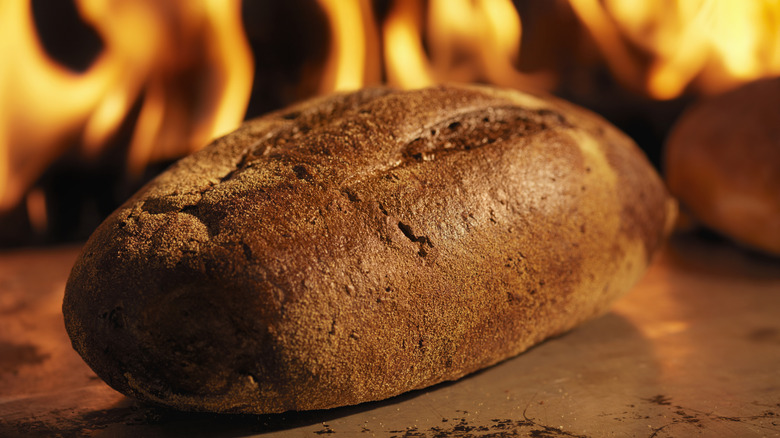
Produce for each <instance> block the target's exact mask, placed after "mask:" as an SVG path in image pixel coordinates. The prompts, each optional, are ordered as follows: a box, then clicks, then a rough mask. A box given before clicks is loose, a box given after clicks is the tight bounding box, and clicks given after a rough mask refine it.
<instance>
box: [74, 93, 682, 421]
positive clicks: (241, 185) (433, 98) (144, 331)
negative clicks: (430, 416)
mask: <svg viewBox="0 0 780 438" xmlns="http://www.w3.org/2000/svg"><path fill="white" fill-rule="evenodd" d="M674 208H675V207H674V203H673V201H671V199H670V198H669V197H668V196H667V193H666V191H665V189H664V186H663V184H662V182H661V180H660V179H659V177H658V175H657V174H656V173H655V171H654V170H653V168H652V167H651V165H650V164H649V163H648V161H647V160H646V159H645V157H644V156H643V154H642V153H641V152H640V151H639V150H638V148H637V147H636V146H635V145H634V144H633V143H632V142H631V141H630V140H629V139H628V138H627V137H626V136H625V135H623V134H622V133H620V132H618V131H617V130H616V129H615V128H614V127H612V126H610V125H609V124H608V123H606V122H605V121H603V120H602V119H600V118H598V117H597V116H595V115H593V114H590V113H588V112H586V111H585V110H582V109H579V108H576V107H574V106H572V105H569V104H566V103H564V102H561V101H558V100H554V99H550V98H546V97H539V96H533V95H529V94H523V93H520V92H516V91H508V90H496V89H491V88H487V87H473V86H469V87H467V86H442V87H437V88H429V89H423V90H414V91H395V90H390V89H367V90H362V91H358V92H355V93H351V94H339V95H334V96H328V97H323V98H317V99H314V100H311V101H308V102H305V103H302V104H299V105H296V106H293V107H291V108H288V109H285V110H282V111H279V112H275V113H272V114H269V115H267V116H265V117H261V118H259V119H256V120H252V121H249V122H247V123H245V124H244V125H243V126H242V127H241V128H239V129H238V130H237V131H235V132H234V133H232V134H230V135H228V136H226V137H223V138H220V139H218V140H216V141H215V142H214V143H213V144H211V145H210V146H208V147H207V148H205V149H203V150H202V151H200V152H198V153H195V154H194V155H192V156H190V157H187V158H185V159H183V160H181V161H179V162H178V163H177V164H175V165H174V166H173V167H172V168H171V169H169V170H168V171H167V172H165V173H164V174H162V175H161V176H159V177H158V178H157V179H156V180H154V181H153V182H151V183H150V184H148V185H147V186H146V187H145V188H144V189H142V190H141V191H140V192H139V193H138V194H136V195H135V196H133V197H132V198H131V199H130V200H128V201H127V203H125V204H124V205H123V206H122V207H121V208H119V209H118V210H117V211H116V212H114V213H113V214H112V215H111V216H110V217H109V218H108V219H107V220H106V221H105V222H104V223H103V224H102V225H101V226H100V227H99V228H98V229H97V230H96V231H95V233H94V234H93V236H92V237H91V238H90V239H89V241H88V242H87V244H86V246H85V247H84V250H83V253H82V254H81V256H80V257H79V259H78V261H77V262H76V264H75V266H74V268H73V271H72V273H71V276H70V278H69V280H68V283H67V288H66V293H65V300H64V304H63V312H64V316H65V324H66V327H67V330H68V333H69V335H70V337H71V339H72V342H73V346H74V348H75V349H76V350H77V351H78V352H79V353H80V354H81V355H82V357H83V358H84V360H85V361H86V362H87V363H88V364H89V365H90V366H91V367H92V369H94V370H95V372H96V373H97V374H98V375H99V376H100V377H101V378H103V379H104V380H105V381H106V382H107V383H108V384H109V385H111V386H112V387H114V388H115V389H117V390H118V391H120V392H123V393H125V394H128V395H131V396H134V397H137V398H139V399H142V400H147V401H151V402H155V403H159V404H163V405H167V406H171V407H174V408H178V409H183V410H195V411H212V412H245V413H272V412H282V411H287V410H308V409H322V408H331V407H336V406H342V405H350V404H357V403H361V402H366V401H370V400H378V399H384V398H388V397H391V396H394V395H397V394H400V393H403V392H405V391H409V390H413V389H417V388H423V387H426V386H429V385H433V384H436V383H439V382H442V381H447V380H453V379H458V378H460V377H462V376H465V375H467V374H469V373H472V372H474V371H477V370H479V369H482V368H485V367H487V366H490V365H493V364H495V363H497V362H499V361H502V360H504V359H506V358H509V357H511V356H514V355H516V354H518V353H520V352H522V351H524V350H526V349H527V348H529V347H530V346H532V345H534V344H536V343H538V342H540V341H542V340H544V339H545V338H548V337H550V336H553V335H557V334H560V333H562V332H565V331H567V330H569V329H571V328H572V327H574V326H575V325H577V324H578V323H580V322H582V321H584V320H587V319H589V318H592V317H594V316H596V315H599V314H602V313H604V312H605V311H606V310H607V308H608V306H609V304H610V302H611V301H613V300H614V299H615V298H616V297H618V296H619V295H621V294H622V293H624V292H626V291H627V290H628V289H629V288H630V287H631V286H632V285H633V284H634V283H635V282H636V281H637V280H638V279H639V277H640V276H641V275H642V273H643V271H644V269H645V267H646V266H647V264H648V261H649V260H650V257H651V255H652V254H653V252H654V251H656V249H658V247H659V245H661V243H662V240H663V238H664V236H665V233H666V231H667V230H668V228H669V226H668V225H669V224H670V223H671V222H672V219H673V216H674V211H675V210H674Z"/></svg>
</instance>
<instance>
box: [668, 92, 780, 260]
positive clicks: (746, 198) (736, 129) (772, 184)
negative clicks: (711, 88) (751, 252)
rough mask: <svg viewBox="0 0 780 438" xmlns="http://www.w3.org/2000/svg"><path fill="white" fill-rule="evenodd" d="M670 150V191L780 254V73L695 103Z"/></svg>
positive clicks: (695, 211) (709, 219)
mask: <svg viewBox="0 0 780 438" xmlns="http://www.w3.org/2000/svg"><path fill="white" fill-rule="evenodd" d="M664 152H665V163H664V164H665V168H666V169H665V170H666V178H667V181H668V183H669V190H670V191H671V192H672V194H674V195H675V196H676V197H677V198H678V199H679V200H680V203H681V204H682V205H683V206H684V207H685V210H686V211H687V212H689V213H691V214H692V215H693V216H694V218H695V219H696V220H697V221H699V222H700V223H702V224H704V225H706V226H707V227H709V228H711V229H713V230H716V231H718V232H719V233H721V234H723V235H725V236H727V237H729V238H731V239H732V240H734V241H736V242H739V243H740V244H742V245H745V246H749V247H751V248H753V249H757V250H759V251H763V252H765V253H767V254H771V255H775V256H780V77H776V78H771V79H763V80H760V81H755V82H752V83H749V84H747V85H744V86H742V87H740V88H738V89H736V90H733V91H731V92H728V93H725V94H723V95H720V96H716V97H713V98H710V99H707V100H704V101H702V102H700V103H698V104H697V105H695V106H693V107H692V108H691V109H689V110H687V111H686V112H685V113H684V114H683V115H682V117H681V118H680V120H679V122H678V123H677V125H676V126H675V127H674V129H673V130H672V132H671V134H670V135H669V139H668V141H667V142H666V145H665V151H664Z"/></svg>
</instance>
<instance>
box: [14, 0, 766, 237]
mask: <svg viewBox="0 0 780 438" xmlns="http://www.w3.org/2000/svg"><path fill="white" fill-rule="evenodd" d="M240 1H241V0H229V1H225V0H175V1H174V0H171V1H164V2H162V1H158V0H76V5H77V7H78V9H79V13H80V15H81V17H82V19H83V20H84V21H85V22H86V23H89V24H90V25H92V26H93V27H94V29H95V30H96V32H97V33H98V34H99V35H100V37H101V39H102V42H103V50H102V52H101V53H100V54H99V56H98V57H97V59H96V60H95V61H94V62H93V64H92V65H91V66H90V67H89V68H88V69H87V70H86V71H85V72H83V73H74V72H71V71H69V70H67V69H66V68H64V67H63V66H61V65H59V64H58V63H57V62H55V61H53V60H52V59H51V58H50V57H49V56H48V55H47V54H46V52H45V50H44V49H43V48H42V45H41V43H40V41H39V40H38V37H37V30H36V29H35V25H34V21H33V18H32V16H31V6H30V2H31V0H14V1H1V0H0V37H2V38H0V53H2V54H3V60H2V62H0V102H2V105H0V213H2V212H3V211H4V210H8V209H9V208H11V207H14V206H19V205H25V206H26V208H27V213H28V216H29V218H30V221H31V224H32V225H33V228H35V229H42V228H46V226H47V218H46V216H45V212H46V198H45V196H46V194H45V193H44V192H43V191H42V190H38V189H32V186H33V185H34V183H35V182H36V180H37V179H38V178H39V177H40V175H41V174H42V173H43V171H44V170H45V168H46V167H47V166H49V165H50V164H51V163H52V162H53V161H54V160H55V159H56V158H57V157H58V156H60V155H62V154H63V153H64V152H65V150H66V149H67V148H69V147H72V145H79V147H80V148H81V149H80V152H81V154H82V156H83V157H84V158H86V159H89V158H90V157H95V156H96V155H98V154H100V153H102V151H103V149H104V148H105V147H106V144H107V143H110V140H111V139H112V138H113V137H114V136H115V135H116V132H117V130H118V127H119V126H120V125H121V124H122V123H123V122H124V121H125V120H126V119H127V118H128V114H129V112H130V111H131V110H132V109H133V108H138V118H137V120H135V126H134V128H133V129H134V131H133V134H132V137H131V139H130V145H129V149H128V150H129V152H128V156H127V170H128V172H129V174H131V175H132V174H138V173H140V172H141V170H143V168H144V167H145V166H146V165H147V164H148V163H149V162H153V161H158V160H163V159H172V158H178V157H180V156H183V155H185V154H187V153H189V152H191V151H194V150H195V149H197V148H199V147H201V146H203V145H205V144H206V143H207V142H208V141H209V140H210V139H211V138H213V137H215V136H217V135H220V134H223V133H226V132H228V131H229V130H231V129H233V128H235V127H236V126H237V125H238V124H239V123H240V122H241V120H242V119H243V116H244V111H245V109H246V106H247V103H248V99H249V93H250V91H251V86H252V78H253V69H254V65H253V60H252V55H251V51H250V47H249V45H248V42H247V40H246V37H245V34H244V32H243V26H242V17H241V7H240V6H241V5H240ZM316 1H317V3H318V4H319V6H320V7H321V9H322V11H324V16H325V18H326V19H327V21H328V24H329V28H330V38H329V41H330V43H331V44H330V49H329V53H328V57H327V59H326V61H325V64H324V66H323V70H322V73H321V76H320V78H319V84H320V86H319V89H318V92H320V93H327V92H331V91H335V90H352V89H357V88H360V87H363V86H366V85H377V84H380V83H383V82H385V83H388V84H389V85H392V86H396V87H401V88H416V87H423V86H428V85H431V84H436V83H443V82H481V83H491V84H496V85H500V86H504V87H513V88H537V89H542V90H546V91H550V92H554V91H555V90H556V87H557V86H558V85H559V84H557V81H559V80H560V78H563V77H566V75H564V74H562V72H563V71H564V70H563V69H564V68H572V65H573V64H568V65H566V66H555V67H553V66H548V67H549V68H548V69H547V70H545V71H541V70H542V69H539V70H540V72H539V73H533V74H530V73H528V72H522V71H520V69H519V67H518V66H519V60H520V57H521V45H522V43H523V42H524V41H525V42H528V37H527V36H524V35H523V22H522V20H521V17H520V15H519V13H518V11H517V9H516V8H515V6H514V4H513V2H512V0H429V1H427V2H423V1H418V0H394V1H391V2H389V3H388V4H387V6H388V8H387V10H386V11H383V12H381V13H379V12H378V11H376V10H375V9H374V8H375V6H376V3H373V2H372V1H371V0H316ZM556 5H557V6H556V7H557V8H558V9H559V10H560V11H564V12H566V13H568V14H575V15H570V17H572V18H573V19H575V20H576V19H579V21H580V22H581V23H582V26H583V27H582V29H577V30H576V31H574V32H573V33H571V34H570V35H581V34H582V33H584V32H586V31H587V32H588V33H589V34H590V35H591V37H592V41H593V42H595V45H596V47H597V49H598V51H599V52H600V53H601V54H603V57H604V62H606V64H607V65H608V67H609V69H610V70H611V71H612V72H613V74H614V77H615V78H616V79H617V81H618V82H619V83H620V84H622V85H623V86H626V87H628V88H630V89H633V90H634V91H637V92H640V93H643V94H646V95H649V96H651V97H653V98H656V99H668V98H673V97H675V96H678V95H680V94H681V93H684V92H696V93H714V92H719V91H723V90H725V89H727V88H730V87H733V86H735V85H738V84H740V83H742V82H746V81H748V80H752V79H755V78H759V77H764V76H769V75H779V74H780V0H753V1H743V2H740V1H731V0H662V1H651V0H644V1H628V0H568V3H565V0H562V1H561V2H558V3H556ZM567 5H569V6H571V9H566V7H564V6H567ZM572 11H573V12H572ZM378 16H380V17H382V20H381V21H378V20H377V17H378ZM575 17H576V18H575ZM575 27H576V26H575ZM578 32H579V33H578ZM583 40H587V41H568V44H569V46H570V47H569V48H570V51H571V53H570V54H569V55H570V56H571V58H572V59H578V58H576V55H577V52H578V50H585V51H589V50H590V49H589V48H587V47H586V48H585V49H583V47H584V46H586V45H587V44H589V43H590V40H589V39H587V38H585V39H583ZM280 43H283V42H280ZM533 43H534V44H535V45H538V46H542V47H543V50H547V48H546V47H544V45H545V42H544V41H541V42H539V41H533ZM526 53H527V52H526ZM589 67H592V66H585V67H583V68H589ZM593 80H594V81H595V80H596V79H595V78H594V79H593ZM258 85H259V86H269V87H272V86H274V85H275V84H258Z"/></svg>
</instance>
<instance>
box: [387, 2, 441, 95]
mask: <svg viewBox="0 0 780 438" xmlns="http://www.w3.org/2000/svg"><path fill="white" fill-rule="evenodd" d="M421 29H422V9H421V8H420V4H419V2H415V1H414V0H398V1H396V2H395V4H394V6H393V8H392V10H391V11H390V13H389V15H388V17H387V19H386V21H385V23H384V27H383V33H384V38H385V63H386V65H387V67H386V68H387V79H388V82H389V83H390V84H392V85H395V86H398V87H401V88H422V87H425V86H428V85H431V84H432V83H434V78H433V72H432V71H431V68H430V66H429V65H428V61H427V59H426V58H425V50H424V49H423V46H422V34H421Z"/></svg>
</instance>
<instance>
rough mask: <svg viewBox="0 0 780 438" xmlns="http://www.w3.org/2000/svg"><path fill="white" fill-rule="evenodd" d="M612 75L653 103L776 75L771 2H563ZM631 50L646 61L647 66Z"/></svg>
mask: <svg viewBox="0 0 780 438" xmlns="http://www.w3.org/2000/svg"><path fill="white" fill-rule="evenodd" d="M570 3H571V5H572V7H573V8H574V10H575V11H576V13H577V14H578V15H579V17H580V19H581V20H582V22H583V23H584V24H585V25H586V26H587V27H588V29H589V30H590V32H591V33H592V34H593V37H594V39H595V40H596V42H597V44H598V46H599V48H600V49H601V51H602V52H603V53H604V55H605V57H606V60H607V62H608V63H609V66H610V68H611V69H612V71H613V73H614V74H615V75H616V76H617V77H618V78H619V79H620V80H621V81H622V82H623V83H624V84H626V85H628V86H631V87H633V88H637V89H640V90H646V91H647V93H649V94H650V95H651V96H652V97H654V98H657V99H670V98H673V97H677V96H679V95H680V94H681V93H683V91H685V89H686V87H688V86H689V85H690V84H692V83H694V85H695V86H696V88H697V89H698V90H700V91H701V92H703V93H717V92H722V91H725V90H726V89H729V88H732V87H734V86H736V85H738V84H740V83H744V82H746V81H748V80H752V79H757V78H761V77H766V76H774V75H778V74H780V1H778V0H754V1H731V0H664V1H655V0H652V1H651V0H644V1H633V2H629V1H625V0H604V1H601V2H600V1H598V0H570ZM632 48H637V49H639V50H640V51H641V52H642V53H643V54H649V55H650V62H649V65H646V64H647V62H646V61H644V60H643V59H640V57H638V56H634V55H632V53H634V52H632Z"/></svg>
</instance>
